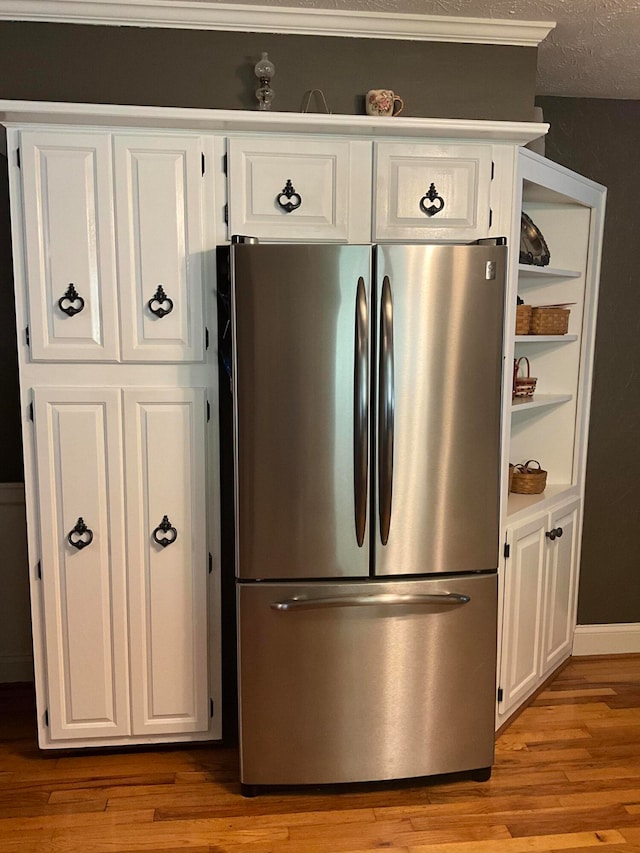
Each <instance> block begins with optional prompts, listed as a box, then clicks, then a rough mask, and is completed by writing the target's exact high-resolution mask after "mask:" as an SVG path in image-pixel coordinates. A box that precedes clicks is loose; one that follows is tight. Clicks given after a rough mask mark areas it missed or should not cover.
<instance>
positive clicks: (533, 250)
mask: <svg viewBox="0 0 640 853" xmlns="http://www.w3.org/2000/svg"><path fill="white" fill-rule="evenodd" d="M550 260H551V255H550V253H549V248H548V246H547V243H546V240H545V239H544V237H543V236H542V232H541V231H540V229H539V228H538V227H537V226H536V225H535V223H534V222H533V221H532V220H531V219H530V217H528V216H527V214H526V213H524V212H523V213H522V218H521V220H520V263H521V264H533V265H534V266H537V267H546V266H547V264H548V263H549V261H550Z"/></svg>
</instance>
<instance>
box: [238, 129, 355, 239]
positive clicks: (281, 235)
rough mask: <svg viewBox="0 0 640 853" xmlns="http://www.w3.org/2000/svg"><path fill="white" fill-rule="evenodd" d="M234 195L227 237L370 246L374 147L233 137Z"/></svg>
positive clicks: (308, 139)
mask: <svg viewBox="0 0 640 853" xmlns="http://www.w3.org/2000/svg"><path fill="white" fill-rule="evenodd" d="M228 195H229V202H228V203H229V237H231V236H233V235H235V234H243V235H248V236H251V237H258V238H260V239H264V240H291V241H294V240H301V241H317V240H322V241H330V242H338V243H358V242H368V241H369V240H370V235H371V227H370V222H371V214H370V201H369V200H370V197H371V144H370V143H369V142H361V141H349V140H336V139H318V138H314V137H309V136H304V137H301V138H299V139H294V138H288V137H287V138H273V137H271V138H265V137H260V136H258V137H255V138H251V137H241V138H240V137H238V138H231V139H229V140H228Z"/></svg>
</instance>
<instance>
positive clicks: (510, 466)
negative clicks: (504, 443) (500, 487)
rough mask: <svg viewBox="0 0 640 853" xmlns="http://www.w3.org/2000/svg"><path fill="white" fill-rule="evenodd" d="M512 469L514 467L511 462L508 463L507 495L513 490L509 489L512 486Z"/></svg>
mask: <svg viewBox="0 0 640 853" xmlns="http://www.w3.org/2000/svg"><path fill="white" fill-rule="evenodd" d="M514 468H515V465H512V464H511V462H509V488H508V489H507V494H509V493H511V492H512V491H513V489H512V488H511V487H512V486H513V469H514Z"/></svg>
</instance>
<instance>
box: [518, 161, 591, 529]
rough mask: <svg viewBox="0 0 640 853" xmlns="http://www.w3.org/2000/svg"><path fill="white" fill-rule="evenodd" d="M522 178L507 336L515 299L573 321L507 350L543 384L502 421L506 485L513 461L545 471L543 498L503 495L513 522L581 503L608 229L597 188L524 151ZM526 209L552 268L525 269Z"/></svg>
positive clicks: (521, 337)
mask: <svg viewBox="0 0 640 853" xmlns="http://www.w3.org/2000/svg"><path fill="white" fill-rule="evenodd" d="M518 172H519V175H518V181H517V186H518V195H517V199H516V208H515V209H516V211H517V215H516V217H515V218H516V220H517V221H514V232H513V235H512V246H513V247H514V248H513V251H512V258H511V262H510V270H509V276H510V287H509V298H510V300H511V302H513V303H514V304H513V305H510V306H509V309H510V310H511V311H513V316H512V317H510V318H509V319H508V321H507V322H508V323H509V324H510V325H509V328H511V329H514V328H515V302H516V298H517V297H520V298H521V299H522V300H523V301H524V303H525V304H528V305H532V306H534V307H535V306H540V305H559V304H567V305H569V307H570V311H571V313H570V315H569V328H568V331H567V334H565V335H515V334H514V335H512V336H511V337H510V339H509V340H508V341H507V346H506V347H505V350H506V356H507V359H508V360H507V362H506V363H507V364H513V360H514V359H517V358H519V357H521V356H526V357H527V358H528V359H529V363H530V368H531V376H535V377H536V378H537V385H536V391H535V393H534V395H533V397H531V398H518V399H515V400H512V401H511V403H510V405H509V406H508V407H507V411H506V412H505V421H506V422H507V423H506V426H505V434H504V440H505V446H506V453H505V459H504V463H505V477H507V476H508V463H509V462H510V463H512V464H519V463H523V462H526V461H527V460H530V459H535V460H537V461H538V462H539V463H540V465H541V467H542V468H544V469H545V470H546V471H547V472H548V474H547V486H546V489H545V491H544V493H543V494H542V495H518V494H508V495H507V497H506V500H505V502H504V513H503V517H504V519H505V522H507V523H508V522H509V521H511V520H513V518H514V516H516V515H517V516H518V517H521V516H522V514H523V513H526V512H527V510H528V509H533V508H535V509H536V510H537V509H540V508H541V506H544V505H547V504H552V503H555V502H557V501H558V500H561V499H562V497H563V495H564V494H565V493H566V495H567V497H568V496H570V495H575V494H579V493H580V492H581V489H582V486H583V478H584V457H585V454H586V430H587V423H588V401H589V396H590V387H591V361H592V352H593V337H594V331H595V328H594V327H595V306H596V299H597V281H598V274H599V255H598V256H597V257H596V254H595V253H594V252H593V246H594V242H597V240H596V237H597V234H598V233H600V230H601V228H602V222H601V207H602V196H601V193H600V192H599V191H598V189H599V188H597V185H595V184H593V183H592V182H591V181H588V180H585V179H582V178H581V177H580V176H578V175H575V174H574V173H571V172H569V171H568V170H566V169H564V168H563V167H561V166H558V165H557V164H554V163H552V162H550V161H548V160H545V158H542V157H539V156H538V155H536V154H533V153H532V152H530V151H527V150H522V151H521V152H520V155H519V166H518ZM520 210H522V211H524V212H525V213H526V214H527V215H528V216H529V217H530V219H531V220H532V221H533V222H534V224H535V225H536V227H537V228H538V229H539V231H540V232H541V233H542V235H543V236H544V238H545V241H546V243H547V246H548V249H549V253H550V256H551V257H550V263H549V265H548V266H537V265H534V264H525V263H520V262H519V257H518V254H519V253H518V251H517V246H518V245H519V239H518V238H519V212H520ZM505 393H507V389H505Z"/></svg>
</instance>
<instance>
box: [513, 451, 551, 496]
mask: <svg viewBox="0 0 640 853" xmlns="http://www.w3.org/2000/svg"><path fill="white" fill-rule="evenodd" d="M532 465H537V466H538V467H537V468H532V467H531V466H532ZM546 485H547V472H546V471H543V469H542V468H541V467H540V463H539V462H536V460H535V459H529V460H528V461H527V462H525V463H524V464H523V465H515V466H514V468H513V479H512V482H511V491H512V492H514V493H515V494H518V495H540V494H542V492H544V489H545V486H546Z"/></svg>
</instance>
